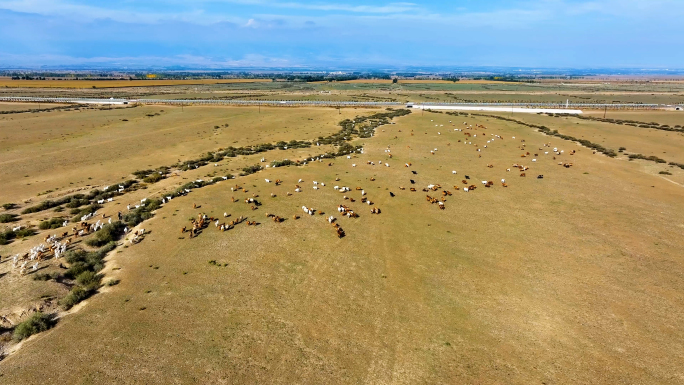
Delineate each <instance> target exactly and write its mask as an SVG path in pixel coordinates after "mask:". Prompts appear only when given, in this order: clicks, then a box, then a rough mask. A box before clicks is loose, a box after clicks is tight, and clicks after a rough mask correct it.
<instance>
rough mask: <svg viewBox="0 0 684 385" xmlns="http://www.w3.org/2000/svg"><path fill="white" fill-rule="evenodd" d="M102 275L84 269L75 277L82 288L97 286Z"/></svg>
mask: <svg viewBox="0 0 684 385" xmlns="http://www.w3.org/2000/svg"><path fill="white" fill-rule="evenodd" d="M101 280H102V277H101V276H99V275H98V274H95V273H94V272H92V271H84V272H83V273H81V274H79V275H78V277H76V282H77V283H78V284H79V285H81V286H83V287H84V288H90V289H93V288H97V286H98V285H99V284H100V281H101Z"/></svg>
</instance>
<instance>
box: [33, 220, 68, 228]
mask: <svg viewBox="0 0 684 385" xmlns="http://www.w3.org/2000/svg"><path fill="white" fill-rule="evenodd" d="M63 223H64V219H62V218H52V219H49V220H47V221H42V222H40V224H39V225H38V228H39V229H41V230H49V229H58V228H60V227H62V224H63Z"/></svg>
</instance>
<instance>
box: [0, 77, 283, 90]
mask: <svg viewBox="0 0 684 385" xmlns="http://www.w3.org/2000/svg"><path fill="white" fill-rule="evenodd" d="M270 81H271V79H193V80H12V79H8V78H0V87H7V88H94V87H95V88H117V87H155V86H179V85H205V84H230V83H259V82H270Z"/></svg>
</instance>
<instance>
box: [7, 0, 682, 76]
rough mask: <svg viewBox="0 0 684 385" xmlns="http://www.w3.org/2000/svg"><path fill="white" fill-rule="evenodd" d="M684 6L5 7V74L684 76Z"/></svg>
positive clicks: (555, 1)
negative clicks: (396, 71) (105, 69)
mask: <svg viewBox="0 0 684 385" xmlns="http://www.w3.org/2000/svg"><path fill="white" fill-rule="evenodd" d="M683 16H684V2H682V1H676V0H654V1H653V0H652V1H644V0H624V1H618V0H605V1H587V0H538V1H503V0H494V1H487V2H478V1H471V0H459V1H451V2H447V1H434V0H433V1H425V2H422V3H420V4H418V3H410V2H386V1H377V0H375V1H358V0H348V1H339V2H318V1H308V0H300V1H297V0H293V1H270V0H194V1H179V0H149V1H145V2H141V1H130V0H112V1H99V0H98V1H85V0H24V1H22V0H0V39H1V40H2V42H3V44H2V46H1V47H0V66H3V67H8V66H15V67H31V66H88V65H92V66H111V67H122V68H123V67H126V66H130V67H144V66H169V67H170V66H181V67H192V68H217V69H230V68H250V67H253V68H257V67H258V68H278V67H285V68H298V67H301V68H304V67H330V68H342V67H350V68H352V67H368V68H372V67H383V66H389V67H409V66H418V67H421V66H423V67H469V66H497V67H527V68H530V67H546V68H658V69H663V70H665V69H673V68H681V67H682V65H681V63H682V62H684V39H682V32H681V26H680V21H681V20H682V17H683Z"/></svg>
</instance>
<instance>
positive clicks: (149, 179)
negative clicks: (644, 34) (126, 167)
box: [143, 173, 164, 183]
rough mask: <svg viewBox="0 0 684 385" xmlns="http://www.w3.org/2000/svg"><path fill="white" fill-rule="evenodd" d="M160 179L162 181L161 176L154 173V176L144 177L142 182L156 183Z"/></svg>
mask: <svg viewBox="0 0 684 385" xmlns="http://www.w3.org/2000/svg"><path fill="white" fill-rule="evenodd" d="M162 179H164V177H163V176H161V175H160V174H159V173H154V174H150V175H149V176H147V177H145V178H144V179H143V182H145V183H157V182H159V181H160V180H162Z"/></svg>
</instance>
